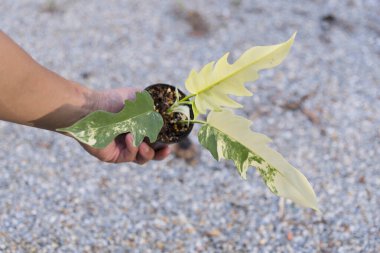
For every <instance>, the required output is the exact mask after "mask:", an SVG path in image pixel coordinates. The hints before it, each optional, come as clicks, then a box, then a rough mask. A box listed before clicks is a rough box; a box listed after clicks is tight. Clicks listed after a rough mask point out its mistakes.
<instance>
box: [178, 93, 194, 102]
mask: <svg viewBox="0 0 380 253" xmlns="http://www.w3.org/2000/svg"><path fill="white" fill-rule="evenodd" d="M196 95H197V94H190V95H187V96H186V97H184V98H182V99H181V100H180V101H179V102H184V101H185V100H188V99H189V98H192V97H195V96H196Z"/></svg>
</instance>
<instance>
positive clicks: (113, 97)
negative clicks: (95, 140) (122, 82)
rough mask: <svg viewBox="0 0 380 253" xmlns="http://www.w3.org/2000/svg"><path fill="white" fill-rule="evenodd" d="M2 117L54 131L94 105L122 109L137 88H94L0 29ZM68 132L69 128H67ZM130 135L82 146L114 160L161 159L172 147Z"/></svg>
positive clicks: (99, 155)
mask: <svg viewBox="0 0 380 253" xmlns="http://www.w3.org/2000/svg"><path fill="white" fill-rule="evenodd" d="M0 59H1V64H0V91H1V92H0V120H4V121H8V122H13V123H18V124H22V125H25V126H31V127H37V128H42V129H46V130H50V131H55V129H57V128H61V127H67V126H70V125H72V124H73V123H74V122H76V121H78V120H79V119H81V118H83V117H84V116H86V115H87V114H89V113H91V112H93V111H96V110H105V111H109V112H118V111H120V110H121V109H122V108H123V105H124V100H126V99H133V98H134V96H135V92H136V91H137V89H135V88H120V89H113V90H108V91H96V90H92V89H89V88H87V87H85V86H83V85H80V84H78V83H75V82H72V81H69V80H66V79H64V78H63V77H61V76H59V75H57V74H56V73H54V72H52V71H50V70H48V69H46V68H44V67H43V66H41V65H40V64H38V63H37V62H36V61H34V60H33V59H32V58H31V57H30V56H29V55H28V54H27V53H26V52H25V51H24V50H23V49H21V48H20V47H19V46H18V45H17V44H16V43H15V42H13V41H12V40H11V39H10V38H9V37H8V36H7V35H6V34H5V33H3V32H2V31H0ZM65 135H67V136H69V135H68V134H65ZM132 138H133V137H132V135H131V134H123V135H120V136H118V137H117V138H116V139H115V140H114V141H113V142H112V143H110V144H109V145H108V146H107V147H105V148H104V149H95V148H92V147H90V146H87V145H85V144H81V145H82V147H83V148H84V149H85V150H86V151H87V152H88V153H90V154H91V155H93V156H95V157H97V158H98V159H99V160H101V161H105V162H110V163H122V162H135V163H138V164H144V163H146V162H148V161H150V160H162V159H164V158H166V157H167V156H168V155H169V153H170V150H169V147H168V146H165V147H163V148H161V149H160V150H153V149H152V148H151V147H149V146H148V145H147V144H146V143H144V142H143V143H142V144H141V145H140V146H139V147H134V146H133V144H132V141H133V139H132Z"/></svg>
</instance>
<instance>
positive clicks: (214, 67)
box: [186, 33, 296, 114]
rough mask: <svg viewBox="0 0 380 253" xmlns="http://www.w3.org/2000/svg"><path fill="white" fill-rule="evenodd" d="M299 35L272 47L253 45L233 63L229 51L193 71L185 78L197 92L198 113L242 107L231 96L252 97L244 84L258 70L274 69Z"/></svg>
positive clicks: (253, 76) (189, 85)
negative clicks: (222, 108) (198, 70)
mask: <svg viewBox="0 0 380 253" xmlns="http://www.w3.org/2000/svg"><path fill="white" fill-rule="evenodd" d="M295 36H296V34H295V33H294V34H293V36H292V37H291V38H290V39H289V40H288V41H286V42H284V43H281V44H278V45H272V46H258V47H253V48H251V49H249V50H247V51H246V52H245V53H243V54H242V55H241V56H240V58H239V59H238V60H237V61H235V63H233V64H229V63H228V60H227V59H228V53H226V54H225V55H224V56H223V57H222V58H220V59H219V60H218V61H217V62H216V63H215V62H210V63H208V64H207V65H205V66H204V67H203V68H202V69H201V71H200V72H199V73H198V72H196V71H194V70H192V71H191V72H190V74H189V76H188V78H187V80H186V89H187V90H188V91H189V92H190V93H192V94H195V95H196V96H195V105H196V107H197V109H198V111H199V113H202V114H205V113H206V111H207V110H208V109H209V110H220V109H221V107H229V108H239V107H241V105H240V104H239V103H237V102H235V101H234V100H233V99H231V98H230V97H229V95H234V96H251V95H252V93H251V92H250V91H249V90H248V89H247V88H246V87H245V86H244V84H245V83H246V82H250V81H255V80H256V79H258V77H259V74H258V71H260V70H262V69H268V68H273V67H275V66H277V65H278V64H280V63H281V62H282V61H283V60H284V58H285V57H286V55H287V54H288V52H289V50H290V47H291V46H292V44H293V41H294V38H295Z"/></svg>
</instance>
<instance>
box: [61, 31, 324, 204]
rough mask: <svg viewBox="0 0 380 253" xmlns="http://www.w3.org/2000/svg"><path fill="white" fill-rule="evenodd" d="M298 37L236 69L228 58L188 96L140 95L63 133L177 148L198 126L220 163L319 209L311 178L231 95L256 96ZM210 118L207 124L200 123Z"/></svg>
mask: <svg viewBox="0 0 380 253" xmlns="http://www.w3.org/2000/svg"><path fill="white" fill-rule="evenodd" d="M294 38H295V34H294V35H293V36H292V37H291V38H290V39H289V40H288V41H286V42H284V43H281V44H278V45H271V46H259V47H253V48H251V49H249V50H247V51H246V52H244V53H243V55H241V56H240V58H239V59H238V60H236V61H235V62H234V63H233V64H229V63H228V60H227V59H228V53H227V54H225V55H224V56H223V57H222V58H220V59H219V60H218V61H217V62H216V63H215V62H210V63H209V64H207V65H205V66H204V67H203V68H202V70H201V71H199V72H196V71H194V70H192V71H191V73H190V74H189V76H188V78H187V80H186V83H185V86H186V89H187V90H188V92H189V93H190V94H189V95H185V94H184V93H183V92H181V91H179V90H178V89H177V88H175V87H173V86H170V85H165V84H158V85H153V86H149V87H148V88H147V89H146V90H144V91H142V92H138V93H136V98H135V100H134V101H128V100H126V101H125V106H124V108H123V109H122V110H121V111H120V112H119V113H110V112H104V111H96V112H93V113H91V114H89V115H88V116H86V117H85V118H83V119H81V120H80V121H78V122H76V123H75V124H74V125H72V126H70V127H67V128H63V129H58V130H59V131H63V132H67V133H70V134H71V135H72V136H74V137H75V138H76V139H78V140H79V141H81V142H83V143H86V144H88V145H90V146H93V147H96V148H103V147H105V146H107V145H108V144H109V143H110V142H111V141H112V140H113V139H114V138H115V137H116V136H117V135H119V134H122V133H127V132H130V133H132V134H133V136H134V138H133V140H134V145H135V146H138V145H140V144H141V142H142V141H143V140H144V139H145V140H146V141H148V140H147V138H148V139H149V142H150V143H153V145H154V144H155V143H156V144H157V143H158V142H164V143H173V142H178V141H180V140H181V138H182V137H184V136H186V135H187V134H189V133H190V131H191V130H192V126H193V124H195V123H199V124H201V125H202V126H201V127H200V129H199V132H198V140H199V142H200V144H201V145H202V146H203V147H204V148H206V149H207V150H209V151H210V153H211V154H212V156H213V157H214V158H215V159H216V160H218V161H219V160H221V159H229V160H232V161H233V162H234V163H235V165H236V168H237V171H238V173H239V174H240V176H241V177H242V178H244V179H246V174H247V170H248V167H250V166H253V167H255V168H256V169H257V170H258V172H259V174H260V175H261V176H262V178H263V180H264V183H265V184H266V185H267V186H268V188H269V190H270V191H271V192H273V193H274V194H276V195H278V196H281V197H285V198H289V199H291V200H293V201H294V202H296V203H298V204H300V205H301V206H304V207H310V208H313V209H315V210H318V206H317V200H316V196H315V193H314V191H313V188H312V187H311V185H310V183H309V182H308V180H307V179H306V177H305V176H304V175H303V174H302V173H301V172H299V171H298V170H297V169H296V168H294V167H293V166H292V165H290V164H289V163H288V162H287V161H286V160H285V159H284V158H283V157H282V156H281V155H280V154H279V153H277V152H276V151H274V150H273V149H271V148H270V147H268V143H269V142H270V139H269V138H268V137H266V136H265V135H263V134H260V133H255V132H253V131H251V129H250V126H251V124H252V123H251V122H250V121H249V120H248V119H245V118H243V117H241V116H238V115H236V114H234V112H233V111H232V110H231V109H232V108H233V109H235V108H240V107H242V106H241V105H240V104H239V103H237V102H236V101H234V100H233V99H232V98H230V97H229V95H234V96H252V93H251V92H250V91H249V90H248V89H247V88H246V87H245V85H244V84H245V83H246V82H252V81H255V80H256V79H258V77H259V74H258V71H260V70H262V69H268V68H273V67H275V66H277V65H279V64H280V63H281V62H282V61H283V59H284V58H285V57H286V55H287V54H288V52H289V50H290V47H291V46H292V44H293V41H294ZM205 114H207V120H206V121H202V120H199V119H198V116H199V115H205Z"/></svg>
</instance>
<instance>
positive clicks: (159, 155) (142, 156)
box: [81, 88, 170, 164]
mask: <svg viewBox="0 0 380 253" xmlns="http://www.w3.org/2000/svg"><path fill="white" fill-rule="evenodd" d="M137 91H139V90H138V89H136V88H119V89H112V90H108V91H103V92H98V93H97V95H96V97H97V100H98V103H97V105H96V107H97V110H99V109H101V110H105V111H109V112H118V111H120V110H121V109H122V108H123V106H124V101H125V100H126V99H134V97H135V94H136V92H137ZM81 145H82V146H83V148H84V149H85V150H86V151H87V152H89V153H90V154H91V155H93V156H95V157H96V158H98V159H99V160H101V161H104V162H110V163H123V162H135V163H137V164H144V163H146V162H148V161H150V160H163V159H165V158H166V157H167V156H168V155H169V153H170V149H169V147H168V146H167V145H166V146H164V147H161V148H160V149H157V150H154V149H153V148H151V147H150V146H149V145H148V144H147V143H145V142H143V143H141V145H140V146H139V147H135V146H133V136H132V135H131V134H130V133H128V134H122V135H119V136H118V137H116V138H115V140H114V141H113V142H111V143H110V144H109V145H108V146H107V147H105V148H102V149H96V148H93V147H91V146H88V145H86V144H81Z"/></svg>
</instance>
